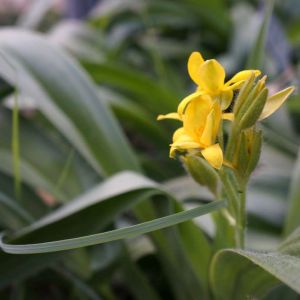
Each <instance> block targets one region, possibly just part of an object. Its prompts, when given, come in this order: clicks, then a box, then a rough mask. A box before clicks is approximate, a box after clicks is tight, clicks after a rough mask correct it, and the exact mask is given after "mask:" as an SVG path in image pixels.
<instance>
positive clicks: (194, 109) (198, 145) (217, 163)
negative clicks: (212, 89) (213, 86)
mask: <svg viewBox="0 0 300 300" xmlns="http://www.w3.org/2000/svg"><path fill="white" fill-rule="evenodd" d="M167 118H168V119H178V120H180V121H182V122H183V126H182V127H180V128H179V129H177V130H176V131H175V133H174V135H173V143H172V144H171V145H170V146H171V149H170V156H171V157H174V155H175V152H176V151H190V150H194V151H195V150H198V151H200V152H201V154H202V155H203V157H204V158H205V159H206V160H207V161H208V162H209V163H210V164H211V165H212V166H213V167H214V168H216V169H220V168H221V166H222V163H223V152H222V149H221V147H220V145H219V144H218V143H216V137H217V133H218V130H219V127H220V123H221V118H222V111H221V106H220V104H219V103H218V102H217V101H214V100H213V99H212V98H211V97H210V96H209V95H199V96H197V97H195V98H194V99H193V101H192V102H191V103H190V104H189V105H188V106H187V108H186V109H185V112H184V114H182V115H178V114H177V113H171V114H167V115H164V116H163V115H160V116H158V120H162V119H167Z"/></svg>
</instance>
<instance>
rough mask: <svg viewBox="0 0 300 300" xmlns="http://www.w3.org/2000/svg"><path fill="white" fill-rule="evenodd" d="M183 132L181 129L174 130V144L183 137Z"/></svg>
mask: <svg viewBox="0 0 300 300" xmlns="http://www.w3.org/2000/svg"><path fill="white" fill-rule="evenodd" d="M184 134H185V131H184V128H183V127H180V128H178V129H177V130H175V132H174V133H173V139H172V140H173V142H175V141H176V140H178V139H179V138H180V136H182V135H184Z"/></svg>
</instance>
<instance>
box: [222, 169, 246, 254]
mask: <svg viewBox="0 0 300 300" xmlns="http://www.w3.org/2000/svg"><path fill="white" fill-rule="evenodd" d="M220 178H221V180H222V183H223V189H224V192H225V194H226V196H227V199H228V209H229V214H230V215H231V217H232V218H233V219H234V220H235V222H234V224H233V226H234V232H235V233H234V235H235V237H234V238H235V246H236V247H237V248H244V240H245V226H246V193H245V187H244V186H243V187H242V188H241V189H240V187H238V186H237V184H236V182H235V180H234V178H233V176H230V174H229V173H228V172H226V171H224V170H221V171H220ZM231 224H232V222H231Z"/></svg>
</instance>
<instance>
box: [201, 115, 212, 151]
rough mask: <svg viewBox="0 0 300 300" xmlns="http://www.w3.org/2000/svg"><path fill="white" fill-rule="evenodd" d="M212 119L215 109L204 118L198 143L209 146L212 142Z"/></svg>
mask: <svg viewBox="0 0 300 300" xmlns="http://www.w3.org/2000/svg"><path fill="white" fill-rule="evenodd" d="M214 121H215V111H214V110H211V112H210V113H209V114H208V116H207V118H206V122H205V127H204V129H203V132H202V135H201V138H200V143H201V144H203V145H205V146H209V145H211V144H212V143H213V130H214Z"/></svg>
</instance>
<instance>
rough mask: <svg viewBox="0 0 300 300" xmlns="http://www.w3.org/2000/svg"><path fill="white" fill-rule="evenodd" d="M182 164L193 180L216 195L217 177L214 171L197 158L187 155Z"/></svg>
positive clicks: (203, 160)
mask: <svg viewBox="0 0 300 300" xmlns="http://www.w3.org/2000/svg"><path fill="white" fill-rule="evenodd" d="M184 162H185V165H186V167H187V170H188V171H189V173H190V174H191V176H192V177H193V178H194V180H195V181H196V182H198V183H199V184H201V185H204V186H206V187H207V188H208V189H209V190H210V191H211V192H212V193H213V194H214V195H217V192H218V186H219V176H218V173H217V172H216V170H215V169H214V168H213V167H212V166H211V165H210V164H209V163H208V162H207V161H206V160H205V159H203V158H202V157H199V156H195V155H187V156H186V157H185V158H184Z"/></svg>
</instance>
